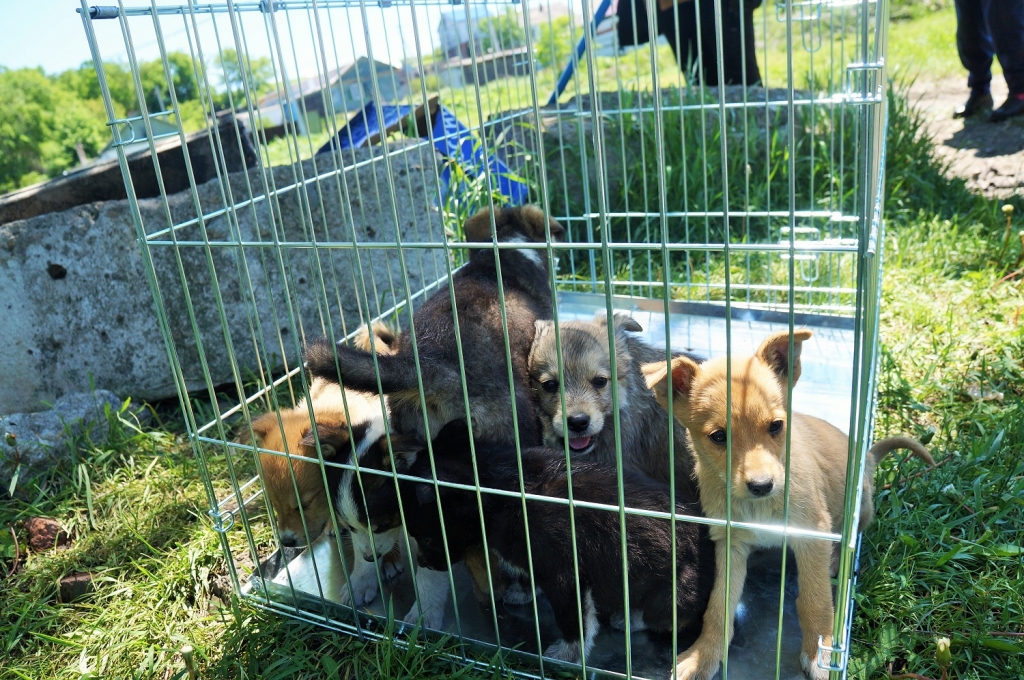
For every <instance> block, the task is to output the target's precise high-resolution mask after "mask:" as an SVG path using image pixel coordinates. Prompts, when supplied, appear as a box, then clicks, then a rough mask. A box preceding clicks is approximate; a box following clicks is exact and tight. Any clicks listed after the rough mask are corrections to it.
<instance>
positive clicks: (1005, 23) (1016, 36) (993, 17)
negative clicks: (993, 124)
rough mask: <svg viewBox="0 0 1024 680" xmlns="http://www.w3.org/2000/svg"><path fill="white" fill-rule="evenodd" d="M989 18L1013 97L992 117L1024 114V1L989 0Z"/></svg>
mask: <svg viewBox="0 0 1024 680" xmlns="http://www.w3.org/2000/svg"><path fill="white" fill-rule="evenodd" d="M986 4H987V5H988V6H987V7H986V8H985V9H986V13H985V19H986V23H987V25H988V29H989V33H990V34H991V36H992V42H993V44H994V45H995V51H996V56H997V57H999V64H1000V65H1001V66H1002V67H1003V77H1004V78H1006V87H1007V88H1008V89H1009V90H1010V96H1009V97H1007V99H1006V103H1004V104H1003V105H1002V106H1000V107H999V108H998V109H996V110H995V111H993V112H992V120H993V121H997V122H998V121H1000V120H1005V119H1007V118H1009V117H1011V116H1019V115H1022V114H1024V0H988V2H987V3H986Z"/></svg>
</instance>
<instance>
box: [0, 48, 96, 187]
mask: <svg viewBox="0 0 1024 680" xmlns="http://www.w3.org/2000/svg"><path fill="white" fill-rule="evenodd" d="M105 120H106V116H105V115H104V114H103V108H102V105H101V104H100V102H99V101H98V100H96V99H93V100H83V99H81V98H80V97H79V96H78V95H77V93H76V92H75V91H74V90H72V89H68V88H67V87H64V86H62V85H61V83H60V81H59V80H58V79H53V80H51V79H50V78H47V77H46V74H44V73H43V71H42V70H40V69H20V70H16V71H10V70H7V69H3V68H0V191H10V190H11V189H16V188H18V187H20V186H25V185H27V184H31V183H32V182H35V181H38V180H42V179H45V178H46V177H47V176H49V177H53V176H55V175H58V174H60V173H61V172H63V171H64V170H66V169H67V168H70V167H72V166H73V165H75V164H76V163H77V162H78V157H77V153H76V152H75V145H76V144H81V145H82V148H83V150H84V151H85V153H86V154H87V155H95V154H96V153H97V152H98V151H99V149H100V148H102V147H103V145H104V144H105V143H106V142H107V141H108V140H109V139H110V133H109V131H108V130H107V127H106V125H104V122H105Z"/></svg>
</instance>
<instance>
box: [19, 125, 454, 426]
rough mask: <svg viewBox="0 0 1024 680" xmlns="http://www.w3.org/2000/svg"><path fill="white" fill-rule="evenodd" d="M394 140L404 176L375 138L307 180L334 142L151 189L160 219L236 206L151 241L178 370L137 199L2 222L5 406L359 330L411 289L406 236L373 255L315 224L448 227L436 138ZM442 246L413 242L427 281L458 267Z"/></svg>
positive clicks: (391, 229)
mask: <svg viewBox="0 0 1024 680" xmlns="http://www.w3.org/2000/svg"><path fill="white" fill-rule="evenodd" d="M391 148H392V150H393V151H395V154H394V156H393V158H392V167H393V171H394V176H393V177H389V176H388V173H387V171H386V169H385V166H384V164H383V163H370V162H369V160H370V155H371V154H377V155H378V156H379V154H380V153H381V151H380V149H379V148H377V149H361V150H357V151H356V152H355V153H354V154H353V153H352V152H346V157H345V161H344V162H345V163H346V165H352V164H356V165H357V167H355V168H350V169H349V170H347V171H345V172H344V173H343V175H342V176H341V177H324V179H322V180H321V181H319V182H312V183H310V184H308V185H306V186H304V187H300V188H299V189H295V190H291V191H282V188H283V187H286V186H288V185H294V184H295V183H296V180H297V179H298V178H300V177H301V176H304V177H305V178H307V179H309V178H314V177H316V176H317V175H320V176H321V177H323V176H324V175H326V174H327V173H328V172H329V171H330V170H332V169H333V168H334V167H335V166H334V164H333V159H332V157H331V155H330V154H324V155H320V156H317V157H316V158H315V159H314V160H308V161H305V162H304V163H302V164H301V165H295V166H280V167H275V168H274V169H273V172H267V173H266V175H265V177H264V176H263V175H262V173H261V172H259V171H257V170H252V171H249V172H248V173H244V172H239V173H233V174H231V175H229V181H228V182H226V183H225V184H224V185H222V184H221V183H220V182H218V181H217V180H213V181H211V182H208V183H206V184H204V185H202V186H200V187H199V190H198V192H197V194H196V199H195V200H194V199H193V196H192V194H191V192H182V193H178V194H175V195H172V196H170V197H169V198H168V199H167V201H166V203H165V201H164V200H163V199H160V198H154V199H143V200H140V201H139V208H140V212H141V214H142V222H143V226H144V228H145V230H146V233H147V234H154V233H156V232H158V231H160V230H166V229H167V228H168V227H170V226H171V225H172V224H176V225H181V224H184V223H186V222H188V220H191V219H194V218H196V216H197V210H196V203H195V201H196V200H197V201H198V204H199V207H200V210H201V211H202V213H203V214H206V215H211V214H215V213H216V212H217V211H221V212H220V214H219V215H217V216H215V217H213V218H211V219H207V220H205V221H204V222H203V223H200V222H199V221H198V220H197V221H195V223H193V224H191V225H189V226H184V227H181V228H179V229H177V230H175V231H174V233H173V235H172V234H171V233H169V232H168V233H166V234H165V235H164V236H163V237H160V238H159V239H157V241H151V243H150V248H149V252H150V253H151V255H152V260H153V266H154V268H155V271H156V283H157V285H158V286H159V290H160V296H161V299H162V301H163V307H164V311H165V313H166V318H167V324H168V326H169V329H170V335H171V339H172V340H173V343H174V350H175V358H176V362H177V363H178V364H179V365H180V373H179V374H178V375H175V374H174V373H172V372H171V370H170V368H169V365H168V359H167V354H166V350H165V346H164V342H163V338H162V336H161V334H160V332H159V329H158V325H157V319H156V315H155V314H154V310H153V301H152V297H151V294H150V290H149V285H148V281H147V275H146V269H145V267H144V260H143V249H142V248H141V247H140V245H139V243H138V240H137V237H136V228H135V225H134V223H133V220H132V217H131V213H130V210H129V206H128V203H127V201H106V202H98V203H91V204H88V205H83V206H79V207H76V208H74V209H71V210H67V211H64V212H61V213H52V214H48V215H41V216H38V217H34V218H31V219H28V220H20V221H17V222H11V223H9V224H6V225H3V226H0V313H2V314H3V315H4V317H5V319H6V322H5V323H4V324H0V366H3V367H4V371H5V373H6V375H5V379H4V380H3V381H0V413H3V412H12V411H26V412H28V411H33V410H36V409H38V408H40V407H41V405H42V402H44V401H51V402H52V401H53V400H54V399H56V398H57V397H60V396H62V395H64V394H67V393H69V392H74V391H79V390H81V389H83V388H84V387H86V386H88V385H90V380H91V381H92V384H94V385H95V386H96V387H99V388H103V389H108V390H112V391H114V392H116V393H117V394H120V395H124V396H130V397H133V398H135V399H145V400H157V399H164V398H167V397H171V396H174V395H176V394H177V391H176V387H175V386H176V380H180V381H181V382H182V383H183V384H184V386H185V387H186V388H187V389H188V390H196V389H200V388H203V387H205V386H206V385H207V384H208V383H209V384H212V385H220V384H223V383H230V382H233V381H234V379H235V376H238V378H239V379H240V380H243V381H246V380H251V379H252V378H253V377H254V376H260V375H261V374H262V375H263V376H264V377H266V375H267V374H268V373H269V372H270V371H276V370H278V369H281V368H283V367H289V368H290V367H294V366H296V365H297V362H298V360H299V356H298V353H299V347H300V346H301V344H302V341H303V340H304V339H305V338H309V337H313V336H318V335H322V334H324V332H325V329H326V328H327V327H328V326H329V325H332V326H333V328H334V329H335V332H336V333H343V332H351V331H352V330H354V329H355V328H356V327H357V326H358V325H359V324H360V323H361V320H360V319H361V318H362V319H363V320H365V319H366V318H367V317H368V316H369V315H375V314H378V313H380V312H381V311H383V310H384V309H387V308H388V307H390V306H391V305H393V304H394V303H395V302H396V300H400V299H404V297H405V289H404V282H405V279H404V278H403V272H402V268H401V266H400V261H399V258H398V255H397V252H396V250H395V249H376V250H366V251H360V253H359V258H358V260H357V258H356V257H355V255H354V253H353V252H352V251H351V250H327V249H312V248H310V247H308V243H309V242H310V239H313V238H315V239H316V241H317V242H318V243H324V242H327V241H351V239H352V238H353V234H354V235H355V238H356V239H357V241H358V242H360V243H369V242H373V241H377V242H381V241H394V240H395V239H396V236H397V234H400V235H401V238H402V239H403V241H405V242H412V241H416V242H434V243H438V244H439V243H441V242H442V240H443V238H444V234H443V229H442V226H441V219H440V215H439V213H438V212H437V210H436V209H435V208H434V205H435V202H436V201H435V196H436V185H435V182H434V179H433V178H434V175H433V168H434V166H433V160H432V159H431V157H430V154H433V153H434V151H433V150H432V149H429V148H428V147H426V146H425V145H422V144H414V143H410V144H406V145H405V146H401V145H397V144H393V145H391ZM314 163H316V166H315V167H314ZM300 173H301V176H300ZM391 180H393V183H392V181H391ZM264 183H266V185H267V186H269V188H270V192H269V194H268V193H266V192H265V189H264ZM249 187H251V188H252V189H251V190H252V194H250V189H249ZM275 187H276V188H277V191H275ZM392 187H393V192H392ZM228 189H230V194H229V193H228ZM250 195H255V197H256V198H255V200H253V201H251V202H250V203H249V204H248V205H245V206H244V207H242V208H239V209H237V210H225V209H224V208H225V206H226V205H228V206H230V205H237V204H239V203H240V202H242V201H245V200H246V199H248V198H249V197H250ZM395 215H397V220H398V230H397V232H396V223H395V217H394V216H395ZM168 216H169V217H170V219H168ZM275 243H284V244H285V245H284V246H283V247H281V248H280V249H278V248H275V247H274V245H273V244H275ZM207 244H210V245H207ZM442 252H443V251H441V250H428V251H423V250H409V251H407V253H406V268H407V269H406V273H407V276H408V282H409V287H410V289H411V291H412V292H413V293H415V292H417V291H419V290H420V289H422V288H423V286H424V285H426V284H427V283H429V282H432V281H434V280H435V279H436V278H437V277H438V276H441V275H443V274H444V273H445V267H444V263H443V259H442ZM321 281H323V283H322V284H321ZM361 283H362V284H365V287H366V293H367V296H368V298H369V303H368V305H367V304H364V302H363V300H362V286H361ZM325 291H326V294H325ZM218 298H219V300H220V304H218ZM361 310H362V315H360V311H361ZM200 344H201V345H202V350H203V351H202V353H200V352H199V346H200ZM232 356H233V357H234V359H235V362H234V364H232V361H231V357H232ZM207 377H208V380H207ZM232 396H233V397H235V396H237V395H236V394H233V395H232Z"/></svg>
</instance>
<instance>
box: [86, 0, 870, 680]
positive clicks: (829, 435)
mask: <svg viewBox="0 0 1024 680" xmlns="http://www.w3.org/2000/svg"><path fill="white" fill-rule="evenodd" d="M80 12H81V15H82V20H83V26H84V29H85V32H86V35H87V37H88V38H89V43H90V46H91V48H92V52H93V59H94V63H95V65H96V67H97V74H98V76H99V82H100V87H101V90H102V92H103V95H104V100H105V103H106V106H107V114H108V116H109V125H110V128H111V132H112V137H113V140H114V142H113V143H114V146H115V148H116V149H117V152H118V156H119V159H120V161H121V167H122V171H123V173H124V178H125V182H126V185H127V188H128V197H129V198H128V201H129V202H130V205H131V213H132V215H133V217H134V220H135V226H136V230H137V235H138V243H139V248H140V253H141V257H142V258H143V260H144V262H145V264H146V271H147V273H148V276H149V284H150V287H151V289H152V291H153V298H154V302H155V310H156V313H157V316H158V318H159V326H160V329H161V332H162V334H163V341H164V343H165V345H166V348H167V361H168V370H169V371H170V373H171V375H173V377H174V380H175V383H176V384H177V387H178V391H179V395H180V399H181V405H182V409H183V412H184V414H185V419H186V423H187V427H188V431H189V435H190V437H191V440H192V443H193V447H194V450H195V454H196V456H197V459H198V460H199V461H200V464H201V467H202V472H203V481H204V484H205V485H206V491H207V494H208V497H209V501H210V506H211V517H212V518H213V524H214V529H215V530H216V531H218V532H220V534H221V537H222V543H223V548H224V555H225V560H226V565H227V569H228V571H229V574H230V576H231V579H232V582H233V583H234V585H235V589H236V591H237V592H238V593H239V594H240V595H241V596H242V597H244V598H245V599H247V600H248V601H250V602H251V603H252V604H254V605H256V606H261V607H266V608H269V609H273V610H275V611H279V612H281V613H282V614H284V615H288V616H292V617H295V618H299V619H303V620H307V621H314V622H317V623H320V624H322V625H324V626H328V627H331V628H334V629H337V630H341V631H345V632H347V633H351V634H353V635H359V636H370V637H389V638H391V639H392V640H393V641H394V642H395V643H396V644H415V643H416V642H415V641H416V639H417V638H416V637H415V635H416V634H419V633H420V632H424V631H432V632H426V633H424V634H427V635H430V634H433V633H439V632H446V633H449V634H451V635H452V636H453V640H454V641H456V642H458V643H460V644H459V646H457V647H455V648H453V649H454V651H452V652H450V653H452V654H455V655H458V656H459V658H461V659H462V660H464V661H465V662H466V663H482V664H486V663H492V662H494V659H498V661H497V662H498V663H502V664H506V665H507V666H508V667H509V668H511V669H513V670H515V671H516V672H518V673H522V674H524V675H531V676H538V675H549V674H551V673H552V672H553V671H556V670H565V669H566V665H565V664H570V665H571V666H572V667H575V668H576V669H577V670H578V669H579V666H580V665H582V667H583V668H584V669H585V670H586V672H590V671H596V672H601V673H609V674H624V675H627V676H638V677H668V676H669V674H670V673H677V674H678V676H679V677H710V676H711V675H713V674H714V673H715V672H717V671H718V669H719V668H721V671H722V674H723V676H726V677H737V678H764V677H781V678H790V677H800V676H801V675H807V676H809V677H812V678H825V677H829V674H830V672H831V673H833V674H837V677H842V676H845V669H846V665H847V661H848V649H849V639H850V622H851V620H852V607H853V595H854V590H855V572H856V569H855V566H856V558H857V546H858V543H857V538H858V535H859V533H858V532H859V529H860V528H862V526H861V524H862V523H863V521H869V520H870V502H869V501H870V497H869V496H865V497H863V498H862V495H861V493H860V490H861V488H862V486H863V485H864V483H865V474H866V473H865V471H866V470H867V471H868V472H870V470H872V469H873V460H874V458H873V457H872V455H871V454H869V451H868V450H869V447H870V446H871V431H872V395H873V392H874V385H875V367H876V354H877V313H878V298H879V292H878V280H879V266H880V265H879V260H880V254H879V252H878V250H879V248H880V245H881V238H880V236H881V234H880V231H881V229H882V223H881V220H880V214H881V186H882V181H883V177H882V167H883V162H884V148H885V143H884V141H885V140H884V123H885V99H884V95H883V90H882V87H883V83H884V82H885V60H884V56H885V46H886V22H887V16H888V7H887V3H886V2H884V0H882V1H877V2H876V1H868V0H811V1H808V2H796V1H793V0H790V1H788V2H774V3H765V4H764V5H762V3H761V0H684V1H683V2H678V3H675V2H672V0H665V1H659V2H658V3H657V5H656V6H655V5H654V4H653V3H650V4H645V2H644V0H617V2H616V1H614V0H601V1H600V2H596V1H593V0H567V1H566V2H564V3H562V2H559V1H558V0H545V1H543V2H526V1H520V2H476V1H472V2H465V3H458V4H452V3H449V2H448V1H447V0H445V1H443V2H442V1H441V0H388V1H387V2H383V1H382V2H377V3H371V2H366V0H322V1H319V2H318V1H316V0H295V1H292V0H282V1H279V2H270V1H267V0H263V1H261V2H231V0H227V1H226V2H223V3H219V2H218V3H213V4H196V3H191V2H189V3H188V4H169V3H162V2H156V0H153V2H151V3H148V4H143V3H128V2H122V3H121V4H119V5H117V6H103V7H90V6H88V5H87V4H86V3H85V0H83V1H82V7H81V10H80ZM166 145H171V146H173V145H177V146H178V148H180V155H181V159H182V160H183V161H184V164H183V167H184V168H185V169H186V174H187V178H186V179H187V182H186V184H187V185H188V187H189V188H188V189H187V190H186V191H181V192H177V193H169V192H168V191H167V190H166V188H165V186H166V182H165V176H166V174H167V173H168V172H169V169H168V168H167V167H162V166H161V163H162V162H163V159H165V158H166V154H165V155H162V156H158V155H157V153H156V152H157V150H158V149H162V148H164V147H165V146H166ZM197 149H201V151H202V152H201V153H200V152H198V151H197ZM147 154H148V155H149V157H151V158H152V173H153V177H155V180H156V186H157V188H158V190H157V191H156V192H155V195H150V194H149V193H145V192H138V191H136V190H135V186H136V185H137V184H139V185H140V186H141V184H140V183H141V182H142V180H143V178H142V177H141V176H140V175H138V174H137V171H136V174H135V175H133V174H132V171H131V170H130V169H129V164H128V162H129V159H132V158H133V157H136V156H138V155H141V156H143V157H145V156H146V155H147ZM239 159H241V161H239ZM200 163H205V164H207V165H205V166H204V167H203V173H199V172H197V171H196V170H197V167H198V164H200ZM239 163H241V165H242V166H244V168H239ZM208 164H212V165H213V168H212V175H213V176H215V179H212V180H210V181H207V182H204V183H200V182H197V181H196V177H198V176H210V175H211V172H210V171H211V168H210V167H209V165H208ZM147 177H148V176H147ZM524 206H526V207H524ZM529 206H535V207H529ZM804 330H809V331H811V332H810V333H806V332H804ZM716 371H719V372H721V375H718V373H715V372H716ZM759 371H760V372H759ZM716 376H717V377H716ZM757 395H761V396H760V397H758V396H757ZM716 399H717V400H718V401H716ZM759 399H760V401H758V400H759ZM719 402H720V403H721V406H720V408H719V407H712V406H709V404H714V403H719ZM716 408H718V410H717V411H716ZM758 409H760V411H758ZM773 409H774V410H773ZM755 411H756V412H757V413H760V415H757V416H756V417H754V416H752V415H751V414H752V413H754V412H755ZM762 411H763V413H761V412H762ZM801 414H806V415H801ZM809 417H813V418H809ZM715 418H718V419H719V420H720V421H721V422H718V420H715ZM751 418H754V420H751ZM758 418H760V420H758ZM712 421H714V422H712ZM755 421H756V426H755V425H751V423H752V422H755ZM762 421H764V422H762ZM758 428H761V429H763V430H764V432H761V430H759V429H758ZM808 428H809V429H808ZM755 430H756V432H755ZM766 433H767V434H766ZM813 433H819V434H820V433H825V434H820V436H819V435H818V434H813ZM845 433H848V437H847V434H845ZM759 437H760V438H761V439H764V437H767V438H768V439H764V441H769V442H774V443H773V444H771V446H768V445H762V444H757V443H756V442H759V441H761V439H759ZM825 441H827V443H825V444H820V445H821V447H822V448H823V450H824V451H823V452H821V453H820V455H819V452H816V449H815V448H814V446H818V444H819V443H820V442H825ZM709 442H710V443H709ZM752 442H753V443H752ZM812 443H813V446H812ZM716 447H717V448H716ZM766 447H767V448H766ZM772 447H775V448H772ZM769 449H771V451H774V452H775V453H771V451H769ZM715 452H717V453H715ZM752 452H754V453H752ZM769 454H770V455H769ZM716 456H718V457H720V460H719V458H716ZM758 456H760V457H761V458H758ZM766 456H767V458H766ZM758 460H760V461H761V462H760V463H758V462H757V461H758ZM765 461H767V462H765ZM716 466H717V467H716ZM719 469H720V470H721V471H723V472H721V473H720V474H719V473H717V472H716V470H719ZM716 474H717V475H718V477H717V479H718V481H717V482H716V481H715V479H716ZM808 507H810V508H813V509H814V512H811V511H810V510H808ZM865 518H866V519H865ZM780 548H781V550H780ZM787 555H788V556H789V557H788V558H787V557H786V556H787ZM793 557H795V562H794V560H793ZM795 566H796V567H798V569H795ZM795 570H796V571H798V572H799V573H798V574H795V573H794V571H795ZM744 572H745V578H744V577H743V575H744ZM729 574H732V578H731V579H730V578H729V577H728V575H729ZM737 574H739V575H740V577H739V578H737ZM734 620H735V621H734ZM496 648H497V649H500V650H502V651H503V653H502V654H501V655H498V656H497V657H495V656H494V654H493V650H494V649H496ZM570 670H571V668H570Z"/></svg>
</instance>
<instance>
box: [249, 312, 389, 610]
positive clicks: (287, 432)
mask: <svg viewBox="0 0 1024 680" xmlns="http://www.w3.org/2000/svg"><path fill="white" fill-rule="evenodd" d="M361 330H362V332H361V333H359V334H358V335H357V336H356V337H355V338H354V339H353V344H355V345H356V346H357V347H360V348H362V349H365V350H366V351H369V348H370V342H371V338H372V342H373V344H374V346H375V348H376V350H377V352H379V353H381V354H387V353H390V352H393V351H394V347H393V343H394V341H395V337H396V336H395V333H394V332H393V331H392V330H391V329H390V328H389V327H388V326H386V325H385V324H383V323H381V322H379V321H378V322H375V323H374V324H373V326H372V331H373V332H372V336H371V333H370V332H369V331H368V330H367V329H366V328H365V327H364V328H363V329H361ZM308 400H309V404H310V405H311V406H312V410H313V415H314V418H315V420H316V428H317V431H318V432H319V438H320V449H321V452H322V454H323V457H324V460H334V461H335V462H339V463H345V462H348V460H349V458H350V451H353V450H354V451H360V450H362V449H365V446H362V445H363V444H364V443H365V445H368V444H369V443H371V442H372V441H375V440H376V438H377V437H378V436H379V435H380V433H381V432H382V431H383V423H384V415H383V413H382V411H381V405H380V399H379V397H378V396H377V395H375V394H367V393H365V392H355V391H353V390H345V391H344V394H343V393H342V390H341V388H340V387H339V386H338V385H337V384H336V383H331V382H328V381H326V380H323V379H321V378H316V379H314V380H313V382H312V384H311V385H310V386H309V396H308ZM346 405H347V406H348V414H349V416H350V421H346V418H345V407H346ZM349 422H351V424H352V427H351V430H352V434H353V435H354V437H355V441H351V442H350V439H349V429H350V428H349V427H348V423H349ZM252 432H253V434H254V435H255V437H256V442H257V445H258V446H259V447H260V448H261V449H267V450H269V451H282V452H286V453H289V454H292V455H293V456H304V457H307V458H310V459H312V460H311V462H310V464H306V463H304V462H302V461H301V460H296V459H295V458H288V457H285V456H277V455H274V454H271V453H260V467H261V468H262V470H263V489H264V492H265V493H266V494H267V499H268V500H269V501H270V504H271V505H272V506H273V508H274V514H275V515H276V516H277V526H278V533H279V537H280V541H281V545H283V546H286V547H297V546H304V545H307V544H309V543H312V542H313V541H315V540H316V539H317V538H318V537H319V536H320V534H321V533H323V532H324V531H325V530H328V531H330V530H331V528H332V522H331V505H330V503H329V502H328V490H330V492H331V494H332V495H336V492H337V489H338V487H339V484H340V481H341V477H342V475H343V470H341V469H339V468H336V467H333V466H328V467H326V468H325V470H324V472H321V470H320V465H319V461H318V459H317V452H316V439H315V437H314V433H313V424H312V422H310V419H309V408H308V407H307V405H306V399H300V400H299V402H298V403H297V404H296V405H295V407H293V408H288V409H281V410H280V411H272V412H270V413H264V414H263V415H261V416H260V417H258V418H256V419H254V420H253V421H252ZM246 434H248V433H247V432H246ZM324 474H326V477H327V486H326V487H325V485H324ZM293 475H294V484H293ZM333 500H334V503H335V508H336V509H337V502H338V501H337V499H333ZM300 508H301V509H300ZM303 520H305V522H303ZM361 538H362V537H359V536H355V535H353V536H352V541H353V545H354V546H357V548H358V547H360V544H361V543H363V542H364V541H361V540H360V539H361ZM398 543H401V542H398ZM359 552H361V553H365V552H367V551H362V550H360V551H359ZM370 554H371V559H370V560H369V561H368V564H367V563H366V562H367V561H366V560H365V559H363V558H362V557H361V556H359V555H357V557H356V563H355V567H353V569H352V574H351V581H352V587H353V591H354V592H355V597H356V605H360V604H364V603H366V602H370V601H372V600H373V598H374V597H375V596H376V592H377V578H376V569H375V568H374V564H373V560H372V551H370ZM403 566H404V565H403V563H402V561H401V556H400V554H399V551H398V550H393V551H391V552H390V553H389V554H388V556H387V559H384V560H382V562H381V571H382V575H383V577H384V578H385V580H390V579H393V578H394V577H396V576H398V575H399V574H400V573H401V571H402V569H403ZM341 599H342V601H343V602H348V600H349V592H348V589H347V588H346V589H345V590H344V591H343V593H342V594H341Z"/></svg>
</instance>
